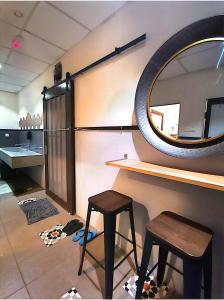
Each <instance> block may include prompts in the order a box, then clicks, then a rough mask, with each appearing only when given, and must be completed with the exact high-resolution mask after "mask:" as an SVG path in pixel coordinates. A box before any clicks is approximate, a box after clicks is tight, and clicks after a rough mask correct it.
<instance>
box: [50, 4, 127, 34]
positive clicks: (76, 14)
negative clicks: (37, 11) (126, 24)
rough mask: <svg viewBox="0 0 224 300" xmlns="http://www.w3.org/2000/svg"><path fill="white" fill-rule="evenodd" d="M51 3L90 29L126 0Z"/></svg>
mask: <svg viewBox="0 0 224 300" xmlns="http://www.w3.org/2000/svg"><path fill="white" fill-rule="evenodd" d="M51 3H52V5H54V6H55V7H58V8H59V9H60V10H62V11H63V12H65V13H66V14H67V15H69V16H71V17H72V18H74V19H76V20H77V21H79V22H80V23H81V24H83V25H85V26H86V27H88V28H89V29H94V28H95V27H96V26H98V25H99V24H100V23H102V22H103V21H104V20H106V19H107V18H108V17H110V16H111V15H112V14H113V13H114V12H116V11H117V10H118V9H119V8H120V7H121V6H123V5H124V3H125V1H52V2H51Z"/></svg>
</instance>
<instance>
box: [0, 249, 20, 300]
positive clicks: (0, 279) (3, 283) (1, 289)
mask: <svg viewBox="0 0 224 300" xmlns="http://www.w3.org/2000/svg"><path fill="white" fill-rule="evenodd" d="M22 287H24V282H23V279H22V277H21V274H20V272H19V269H18V267H17V264H16V261H15V259H14V256H13V254H12V253H10V252H9V251H7V253H4V254H3V255H1V257H0V298H6V297H7V296H9V295H11V294H12V293H14V292H15V291H17V290H19V289H20V288H22Z"/></svg>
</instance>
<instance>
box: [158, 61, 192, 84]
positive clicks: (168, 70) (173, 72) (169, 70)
mask: <svg viewBox="0 0 224 300" xmlns="http://www.w3.org/2000/svg"><path fill="white" fill-rule="evenodd" d="M185 73H186V71H185V70H184V68H183V67H182V66H181V64H180V63H179V62H178V61H177V60H172V61H171V62H170V63H169V64H168V65H167V66H166V67H165V69H164V70H163V71H162V73H161V74H160V75H159V78H158V80H164V79H168V78H172V77H176V76H178V75H181V74H185Z"/></svg>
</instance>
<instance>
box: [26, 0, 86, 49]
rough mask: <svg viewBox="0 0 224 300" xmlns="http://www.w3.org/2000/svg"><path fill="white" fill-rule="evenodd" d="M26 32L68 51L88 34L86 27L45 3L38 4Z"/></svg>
mask: <svg viewBox="0 0 224 300" xmlns="http://www.w3.org/2000/svg"><path fill="white" fill-rule="evenodd" d="M26 30H28V31H29V32H31V33H34V34H36V35H37V36H39V37H41V38H43V39H45V40H46V41H50V42H51V43H53V44H54V45H58V46H59V47H61V48H63V49H66V50H68V49H69V48H71V47H72V46H73V45H74V44H76V43H77V42H78V41H80V40H81V39H82V38H83V37H84V36H85V35H86V34H87V33H88V30H86V29H85V28H84V27H82V26H80V25H79V24H78V23H76V22H75V21H73V20H71V19H70V18H69V17H67V16H65V15H64V14H62V13H61V12H59V11H58V10H57V9H56V8H54V7H52V6H51V5H49V4H47V3H45V2H40V3H39V4H38V7H37V8H36V9H35V11H34V13H33V15H32V17H31V19H30V21H29V22H28V25H27V27H26Z"/></svg>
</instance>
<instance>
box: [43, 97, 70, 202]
mask: <svg viewBox="0 0 224 300" xmlns="http://www.w3.org/2000/svg"><path fill="white" fill-rule="evenodd" d="M47 125H48V126H47V148H48V158H47V159H48V185H49V190H50V191H51V192H52V193H54V194H55V195H56V196H57V197H59V198H60V199H61V200H63V201H64V202H67V167H66V134H67V127H66V101H65V96H64V95H62V96H58V97H55V98H53V99H51V100H50V101H48V102H47Z"/></svg>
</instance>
